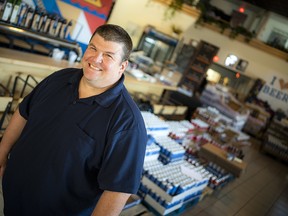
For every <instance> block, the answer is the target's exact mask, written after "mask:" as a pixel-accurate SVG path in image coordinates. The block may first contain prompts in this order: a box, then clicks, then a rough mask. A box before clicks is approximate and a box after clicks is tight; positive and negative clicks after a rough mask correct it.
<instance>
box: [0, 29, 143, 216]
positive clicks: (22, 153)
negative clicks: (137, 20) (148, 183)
mask: <svg viewBox="0 0 288 216" xmlns="http://www.w3.org/2000/svg"><path fill="white" fill-rule="evenodd" d="M131 50H132V41H131V38H130V37H129V35H128V34H127V32H126V31H125V30H123V29H122V28H121V27H119V26H116V25H108V24H107V25H103V26H100V27H99V28H97V29H96V31H95V32H94V34H93V35H92V37H91V39H90V42H89V44H88V47H87V50H86V51H85V53H84V55H83V58H82V67H83V68H82V69H75V68H68V69H63V70H61V71H59V72H55V73H53V74H52V75H50V76H48V77H47V78H46V79H44V80H43V81H42V82H41V83H40V84H39V85H38V86H37V87H36V88H35V89H34V90H33V91H32V92H31V93H30V94H29V95H28V96H27V97H25V98H24V100H23V101H22V103H21V104H20V105H19V109H18V110H17V111H16V112H15V114H14V115H13V117H12V119H11V121H10V123H9V126H8V127H7V129H6V131H5V133H4V136H3V139H2V142H1V145H0V168H1V176H2V175H3V173H4V175H3V196H4V213H5V215H6V216H10V215H17V216H18V215H29V216H33V215H37V216H39V215H41V216H45V215H53V216H54V215H57V216H58V215H65V216H68V215H69V216H70V215H91V214H92V215H97V216H102V215H103V216H104V215H105V216H107V215H119V213H120V212H121V210H122V208H123V206H124V205H125V203H126V201H127V199H128V198H129V196H130V195H131V194H132V193H136V192H137V189H138V187H139V184H140V179H141V173H142V168H143V161H144V155H145V148H146V142H147V134H146V130H145V125H144V122H143V119H142V116H141V113H140V111H139V109H138V108H137V106H136V104H135V103H134V102H133V100H132V99H131V97H130V96H129V94H128V92H127V90H126V88H125V87H124V85H123V81H124V75H123V72H124V71H125V68H126V67H127V65H128V57H129V55H130V52H131ZM12 147H13V148H12ZM8 155H9V157H8ZM6 164H7V166H6ZM5 167H6V169H5ZM4 169H5V172H4Z"/></svg>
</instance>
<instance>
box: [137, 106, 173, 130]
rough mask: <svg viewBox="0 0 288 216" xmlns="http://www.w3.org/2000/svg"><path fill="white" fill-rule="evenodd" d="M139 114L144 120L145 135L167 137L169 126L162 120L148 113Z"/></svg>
mask: <svg viewBox="0 0 288 216" xmlns="http://www.w3.org/2000/svg"><path fill="white" fill-rule="evenodd" d="M141 114H142V117H143V119H144V123H145V127H146V130H147V134H149V135H157V136H164V135H166V136H167V135H168V133H169V125H168V124H167V123H166V122H165V121H164V120H162V119H160V118H159V117H158V116H156V115H155V114H153V113H150V112H145V111H142V112H141Z"/></svg>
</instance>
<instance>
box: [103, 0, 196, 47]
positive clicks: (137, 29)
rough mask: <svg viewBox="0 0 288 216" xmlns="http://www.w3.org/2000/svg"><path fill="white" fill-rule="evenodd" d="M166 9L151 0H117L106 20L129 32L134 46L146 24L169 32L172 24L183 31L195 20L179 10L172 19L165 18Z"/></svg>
mask: <svg viewBox="0 0 288 216" xmlns="http://www.w3.org/2000/svg"><path fill="white" fill-rule="evenodd" d="M166 9H167V7H166V6H164V5H163V4H161V3H158V2H154V1H153V0H137V1H136V0H117V1H116V3H115V6H114V9H113V11H112V14H111V17H110V19H109V20H108V22H109V23H113V24H118V25H121V26H122V27H124V28H125V29H126V30H127V31H128V32H129V33H130V35H131V37H132V39H133V43H134V46H135V47H136V45H137V43H138V40H139V37H140V36H141V34H142V31H143V29H144V27H145V26H146V25H152V26H155V27H156V28H157V29H158V30H160V31H162V32H164V33H167V34H171V33H172V30H171V26H172V25H176V26H179V27H181V29H183V31H185V30H186V29H187V28H188V27H189V26H190V25H191V24H192V23H194V22H195V21H196V18H195V17H192V16H189V15H187V14H186V13H180V12H179V13H178V12H176V14H175V17H173V19H165V16H164V13H165V12H166ZM131 33H132V34H131Z"/></svg>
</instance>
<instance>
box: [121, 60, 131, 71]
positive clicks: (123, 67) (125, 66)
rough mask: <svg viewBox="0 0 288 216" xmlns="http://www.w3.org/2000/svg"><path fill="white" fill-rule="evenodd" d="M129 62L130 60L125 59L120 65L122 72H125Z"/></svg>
mask: <svg viewBox="0 0 288 216" xmlns="http://www.w3.org/2000/svg"><path fill="white" fill-rule="evenodd" d="M128 64H129V62H128V60H126V61H123V62H122V63H121V65H120V72H121V73H123V72H124V71H125V69H126V68H127V67H128Z"/></svg>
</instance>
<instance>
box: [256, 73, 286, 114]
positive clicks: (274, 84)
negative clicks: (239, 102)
mask: <svg viewBox="0 0 288 216" xmlns="http://www.w3.org/2000/svg"><path fill="white" fill-rule="evenodd" d="M257 97H258V98H259V99H261V100H263V101H267V102H268V103H269V105H270V106H271V108H272V109H273V110H274V111H276V110H279V109H280V110H282V111H284V112H285V113H286V114H287V115H288V106H287V105H288V77H283V76H277V75H274V76H272V77H271V79H270V80H269V82H267V83H266V84H265V85H264V86H263V87H262V88H261V91H260V92H259V94H258V96H257Z"/></svg>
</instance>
